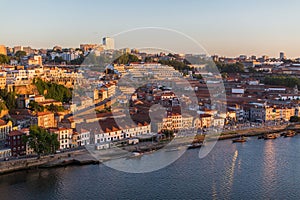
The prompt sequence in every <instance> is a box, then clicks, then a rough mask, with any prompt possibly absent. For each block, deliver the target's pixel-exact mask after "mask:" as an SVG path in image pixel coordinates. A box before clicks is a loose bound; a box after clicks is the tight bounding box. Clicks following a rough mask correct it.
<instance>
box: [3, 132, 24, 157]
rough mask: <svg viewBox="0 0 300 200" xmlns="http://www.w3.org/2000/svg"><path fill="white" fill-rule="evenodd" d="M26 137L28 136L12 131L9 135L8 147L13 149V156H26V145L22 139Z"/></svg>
mask: <svg viewBox="0 0 300 200" xmlns="http://www.w3.org/2000/svg"><path fill="white" fill-rule="evenodd" d="M24 135H26V134H25V133H24V132H22V131H19V130H14V131H11V132H10V133H9V134H8V135H7V136H8V137H7V146H9V147H10V148H11V154H12V156H22V155H26V143H24V142H23V139H22V137H23V136H24Z"/></svg>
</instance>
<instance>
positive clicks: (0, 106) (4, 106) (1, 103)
mask: <svg viewBox="0 0 300 200" xmlns="http://www.w3.org/2000/svg"><path fill="white" fill-rule="evenodd" d="M2 110H7V107H6V105H5V103H4V102H3V101H0V113H1V112H2Z"/></svg>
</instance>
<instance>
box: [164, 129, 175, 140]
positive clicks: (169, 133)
mask: <svg viewBox="0 0 300 200" xmlns="http://www.w3.org/2000/svg"><path fill="white" fill-rule="evenodd" d="M162 134H164V135H165V136H166V138H168V139H170V138H172V137H173V136H174V131H171V130H163V131H162Z"/></svg>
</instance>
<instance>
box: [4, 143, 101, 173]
mask: <svg viewBox="0 0 300 200" xmlns="http://www.w3.org/2000/svg"><path fill="white" fill-rule="evenodd" d="M99 163H100V162H99V160H96V159H95V158H94V157H92V156H91V155H90V154H89V152H88V151H87V150H86V149H81V150H77V151H72V152H66V153H60V154H55V155H47V156H42V157H40V158H37V157H33V158H26V159H25V158H23V159H16V160H9V161H2V162H0V175H1V174H6V173H12V172H16V171H22V170H35V169H40V168H54V167H65V166H70V165H88V164H99Z"/></svg>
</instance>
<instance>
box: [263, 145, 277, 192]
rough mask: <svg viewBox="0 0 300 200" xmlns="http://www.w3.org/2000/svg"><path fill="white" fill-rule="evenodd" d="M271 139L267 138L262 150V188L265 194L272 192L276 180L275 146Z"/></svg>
mask: <svg viewBox="0 0 300 200" xmlns="http://www.w3.org/2000/svg"><path fill="white" fill-rule="evenodd" d="M275 142H276V141H273V140H267V141H266V142H265V145H264V152H263V177H264V179H263V189H264V193H265V194H266V195H271V194H272V193H273V192H274V187H275V182H276V164H277V160H276V148H275Z"/></svg>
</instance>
